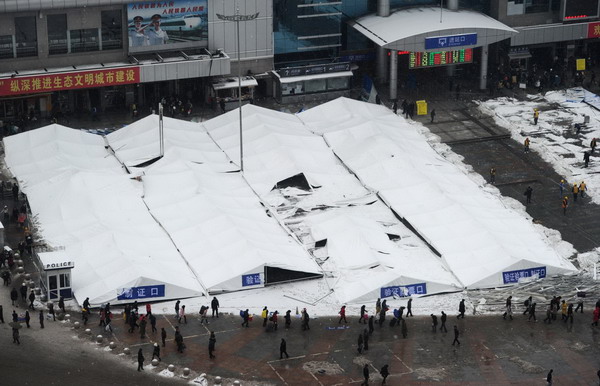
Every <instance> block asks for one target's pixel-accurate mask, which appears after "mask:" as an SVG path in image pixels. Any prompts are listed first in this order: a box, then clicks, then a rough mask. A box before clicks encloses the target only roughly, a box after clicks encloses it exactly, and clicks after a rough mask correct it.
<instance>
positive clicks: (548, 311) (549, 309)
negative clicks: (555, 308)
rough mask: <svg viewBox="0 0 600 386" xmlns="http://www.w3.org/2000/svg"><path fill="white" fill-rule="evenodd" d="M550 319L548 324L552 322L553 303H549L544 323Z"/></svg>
mask: <svg viewBox="0 0 600 386" xmlns="http://www.w3.org/2000/svg"><path fill="white" fill-rule="evenodd" d="M546 321H548V324H552V304H549V305H548V307H546V319H544V320H543V322H544V323H546Z"/></svg>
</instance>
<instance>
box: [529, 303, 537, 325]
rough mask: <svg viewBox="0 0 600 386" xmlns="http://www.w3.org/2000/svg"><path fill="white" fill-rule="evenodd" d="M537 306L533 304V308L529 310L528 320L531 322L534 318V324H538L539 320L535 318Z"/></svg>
mask: <svg viewBox="0 0 600 386" xmlns="http://www.w3.org/2000/svg"><path fill="white" fill-rule="evenodd" d="M536 305H537V303H533V304H532V305H531V307H530V308H529V318H528V319H527V321H531V318H533V322H534V323H537V318H536V317H535V306H536Z"/></svg>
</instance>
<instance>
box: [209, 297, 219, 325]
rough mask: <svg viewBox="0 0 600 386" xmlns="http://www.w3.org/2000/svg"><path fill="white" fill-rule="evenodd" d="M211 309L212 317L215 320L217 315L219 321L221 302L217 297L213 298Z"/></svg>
mask: <svg viewBox="0 0 600 386" xmlns="http://www.w3.org/2000/svg"><path fill="white" fill-rule="evenodd" d="M210 308H211V310H212V317H213V318H214V317H215V315H217V319H218V318H219V301H218V300H217V297H216V296H215V297H213V300H211V302H210Z"/></svg>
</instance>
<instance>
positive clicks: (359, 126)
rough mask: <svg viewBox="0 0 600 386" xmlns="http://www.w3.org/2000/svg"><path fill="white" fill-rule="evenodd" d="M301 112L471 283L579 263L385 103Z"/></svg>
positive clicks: (494, 282)
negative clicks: (566, 256)
mask: <svg viewBox="0 0 600 386" xmlns="http://www.w3.org/2000/svg"><path fill="white" fill-rule="evenodd" d="M299 117H300V119H302V120H303V121H304V122H305V123H306V124H307V125H308V126H309V127H311V128H313V129H314V130H315V131H317V132H321V133H323V135H324V137H325V139H326V140H327V142H328V143H329V144H330V145H331V147H332V148H333V150H334V151H335V152H336V154H337V155H338V156H339V157H340V159H342V161H344V162H345V164H346V165H348V166H349V167H350V169H351V170H352V171H353V172H354V173H356V175H357V176H358V177H359V178H360V179H361V180H362V181H363V182H364V183H365V184H366V185H367V186H369V187H370V188H372V189H374V190H376V191H378V192H379V195H380V196H381V197H382V198H383V199H384V200H385V202H386V203H387V204H389V206H390V207H391V208H392V209H393V210H394V211H395V212H396V213H398V214H399V215H400V216H401V217H402V218H404V219H406V220H407V221H408V222H409V223H410V224H412V225H413V226H414V227H415V228H416V230H417V232H419V233H420V234H421V235H422V236H423V237H424V238H425V239H426V240H427V241H428V242H429V243H430V244H431V245H432V246H433V247H434V248H435V249H436V250H437V251H439V252H440V253H441V254H442V257H443V258H444V260H445V261H446V262H447V264H448V267H449V268H450V269H451V270H452V272H453V273H454V274H455V275H456V276H457V277H458V279H459V280H460V281H461V282H462V284H464V285H465V286H466V287H469V288H471V287H491V286H498V285H503V284H504V282H503V275H502V273H503V272H508V271H512V270H518V269H526V268H537V267H540V266H545V267H547V268H546V271H547V274H552V273H566V272H573V271H575V270H576V269H575V267H574V266H573V265H572V264H571V263H569V262H567V261H565V260H564V259H562V258H561V257H560V256H559V255H558V254H557V253H556V252H555V251H554V250H552V249H551V248H550V247H549V246H548V245H547V244H546V243H545V242H544V240H543V239H544V237H543V236H542V235H541V234H540V232H538V231H537V230H536V229H535V228H534V226H533V224H531V223H529V222H528V221H527V220H526V219H525V218H523V217H522V216H521V215H519V214H518V213H516V212H514V211H512V210H510V209H507V208H505V207H504V206H502V204H501V202H500V201H498V200H497V199H495V198H494V197H492V196H491V195H489V194H486V193H485V192H484V191H482V190H481V189H480V187H479V186H477V185H476V184H475V183H474V182H473V181H472V180H470V179H469V177H468V176H467V175H465V174H464V173H463V172H461V171H460V170H459V169H458V168H457V167H456V166H455V165H453V164H451V163H450V162H448V161H447V160H445V159H444V158H442V157H441V156H440V155H438V154H437V153H436V152H435V151H434V150H433V149H432V148H431V147H430V146H429V145H428V144H427V142H426V141H425V139H424V137H423V136H422V135H421V134H419V133H418V132H417V131H416V130H415V127H414V126H413V125H410V124H408V123H406V122H405V121H404V120H403V119H402V118H400V117H397V116H396V115H394V114H393V113H392V112H391V111H389V110H388V109H386V108H385V107H382V106H377V105H371V104H366V103H362V102H357V101H353V100H350V99H346V98H340V99H337V100H335V101H332V102H329V103H326V104H324V105H321V106H319V107H315V108H313V109H310V110H308V111H306V112H303V113H300V114H299Z"/></svg>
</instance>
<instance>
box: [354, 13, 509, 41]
mask: <svg viewBox="0 0 600 386" xmlns="http://www.w3.org/2000/svg"><path fill="white" fill-rule="evenodd" d="M349 24H350V25H351V26H352V27H354V29H356V30H357V31H358V32H360V33H362V34H363V35H365V36H366V37H368V38H369V39H371V40H372V41H373V42H375V43H376V44H378V45H379V46H381V47H384V48H388V49H391V50H401V51H411V52H418V51H428V50H436V51H440V50H442V51H447V50H452V49H457V48H461V49H462V48H475V47H481V46H484V45H487V44H492V43H496V42H499V41H502V40H504V39H509V38H511V37H512V36H514V35H516V34H518V32H517V31H516V30H514V29H512V28H510V27H509V26H507V25H504V24H502V23H500V22H499V21H498V20H495V19H493V18H491V17H489V16H486V15H484V14H481V13H478V12H474V11H469V10H458V11H450V10H448V9H445V8H444V9H443V10H442V11H441V12H440V8H437V7H423V8H409V9H400V10H396V11H392V13H391V14H390V16H387V17H383V16H377V15H376V14H372V15H367V16H364V17H361V18H359V19H357V20H353V21H351V22H349ZM473 33H475V34H477V35H476V38H475V39H473V38H471V39H470V40H468V41H465V42H463V43H472V44H459V45H457V44H452V43H450V42H447V43H446V44H442V45H440V46H436V47H430V48H426V44H425V42H426V39H427V38H434V37H442V38H443V37H453V36H456V35H464V34H473Z"/></svg>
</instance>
